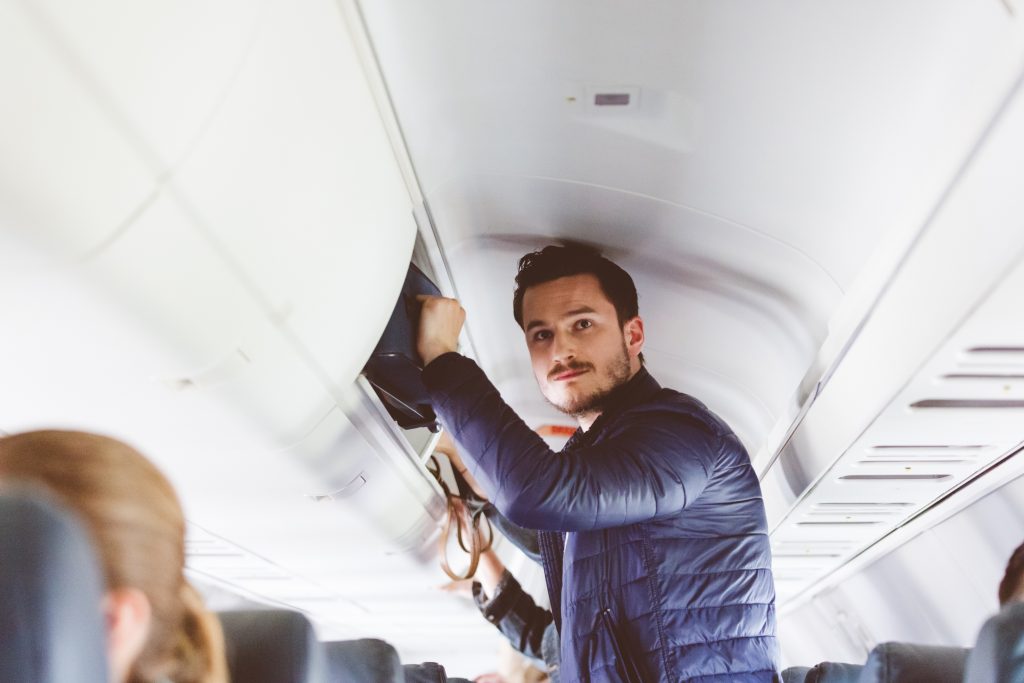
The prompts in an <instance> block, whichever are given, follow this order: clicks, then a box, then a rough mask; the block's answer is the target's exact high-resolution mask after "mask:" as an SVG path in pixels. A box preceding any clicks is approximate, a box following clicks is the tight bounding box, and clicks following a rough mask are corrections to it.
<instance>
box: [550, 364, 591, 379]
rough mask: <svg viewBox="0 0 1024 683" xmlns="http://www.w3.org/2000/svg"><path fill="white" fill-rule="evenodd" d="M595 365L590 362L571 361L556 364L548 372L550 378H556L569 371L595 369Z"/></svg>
mask: <svg viewBox="0 0 1024 683" xmlns="http://www.w3.org/2000/svg"><path fill="white" fill-rule="evenodd" d="M593 368H594V366H593V365H591V364H590V363H579V362H574V363H569V364H567V365H556V366H555V367H554V368H552V369H551V372H549V373H548V379H554V378H555V377H558V376H559V375H564V374H565V373H567V372H580V371H581V370H593Z"/></svg>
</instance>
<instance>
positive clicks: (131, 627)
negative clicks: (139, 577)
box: [103, 588, 153, 681]
mask: <svg viewBox="0 0 1024 683" xmlns="http://www.w3.org/2000/svg"><path fill="white" fill-rule="evenodd" d="M103 614H104V616H105V617H106V622H107V654H108V656H109V658H110V667H111V669H112V670H113V671H112V672H113V673H114V674H115V676H116V680H120V681H125V680H128V673H129V672H130V671H131V668H132V664H134V663H135V660H136V659H138V657H139V655H140V654H142V649H143V648H144V647H145V645H146V639H147V638H149V625H150V621H151V619H152V616H153V615H152V608H151V607H150V604H149V598H147V597H146V594H145V593H143V592H142V591H141V590H139V589H138V588H114V589H112V590H109V591H107V593H106V595H104V596H103Z"/></svg>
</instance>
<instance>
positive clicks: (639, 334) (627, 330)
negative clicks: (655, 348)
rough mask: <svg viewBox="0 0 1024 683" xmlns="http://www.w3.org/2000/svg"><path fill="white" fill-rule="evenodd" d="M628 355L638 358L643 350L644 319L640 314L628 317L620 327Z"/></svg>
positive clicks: (631, 357)
mask: <svg viewBox="0 0 1024 683" xmlns="http://www.w3.org/2000/svg"><path fill="white" fill-rule="evenodd" d="M622 333H623V336H624V338H625V341H626V350H627V351H628V352H629V357H630V359H631V360H632V359H633V358H639V357H640V354H641V353H642V352H643V350H644V340H645V337H644V320H643V318H641V317H640V316H636V317H634V318H630V319H629V320H628V321H626V324H625V325H624V326H623V328H622Z"/></svg>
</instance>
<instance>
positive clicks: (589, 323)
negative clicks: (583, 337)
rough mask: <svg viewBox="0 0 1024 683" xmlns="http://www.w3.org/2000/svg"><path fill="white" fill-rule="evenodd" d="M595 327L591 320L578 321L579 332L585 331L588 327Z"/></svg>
mask: <svg viewBox="0 0 1024 683" xmlns="http://www.w3.org/2000/svg"><path fill="white" fill-rule="evenodd" d="M593 326H594V323H593V322H592V321H590V320H587V319H583V320H578V321H576V329H578V330H585V329H587V328H588V327H593Z"/></svg>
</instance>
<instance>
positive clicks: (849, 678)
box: [796, 662, 864, 683]
mask: <svg viewBox="0 0 1024 683" xmlns="http://www.w3.org/2000/svg"><path fill="white" fill-rule="evenodd" d="M863 668H864V667H863V666H861V665H860V664H847V663H846V662H820V663H819V664H817V665H816V666H812V667H811V668H810V669H809V670H808V671H807V675H806V676H805V677H804V678H803V680H802V682H801V683H858V681H860V673H861V669H863ZM796 680H797V681H800V680H801V679H799V678H798V679H796Z"/></svg>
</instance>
